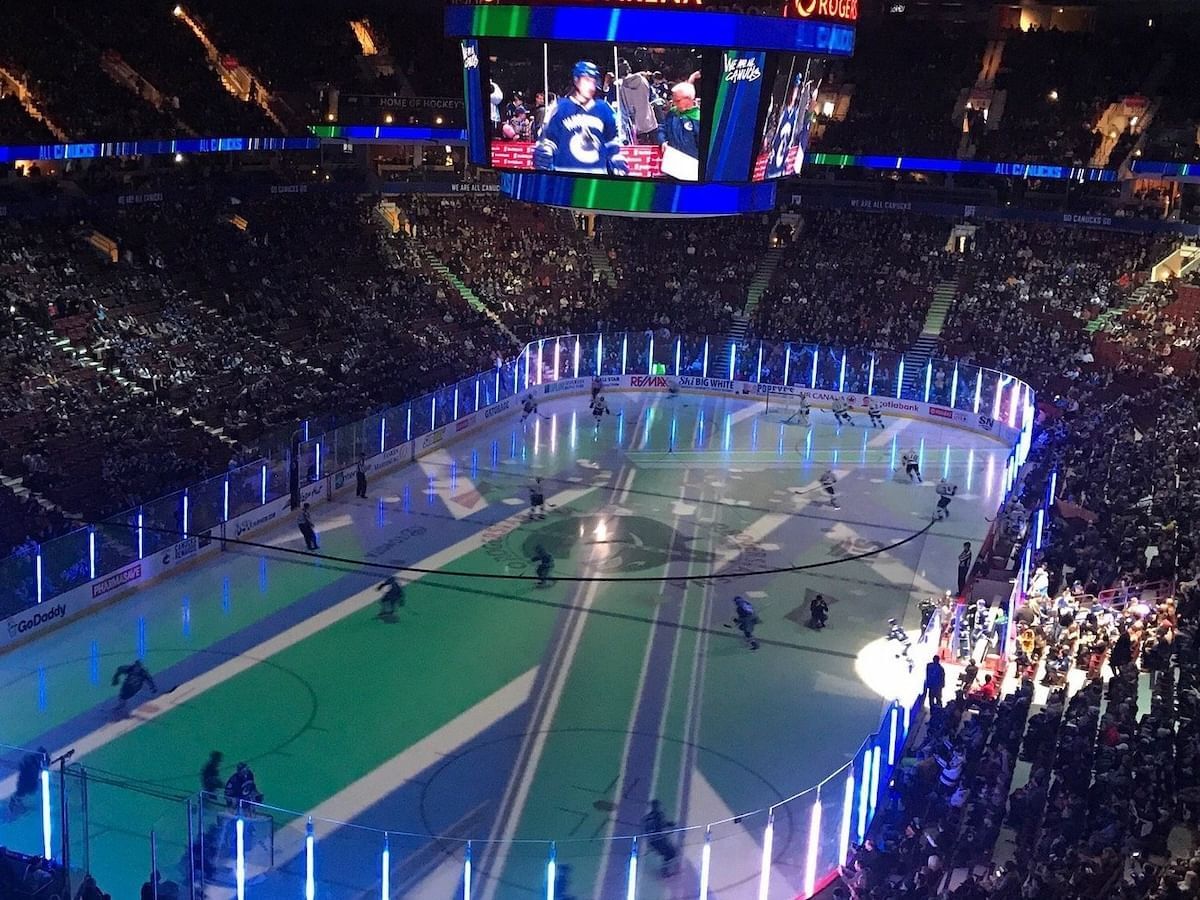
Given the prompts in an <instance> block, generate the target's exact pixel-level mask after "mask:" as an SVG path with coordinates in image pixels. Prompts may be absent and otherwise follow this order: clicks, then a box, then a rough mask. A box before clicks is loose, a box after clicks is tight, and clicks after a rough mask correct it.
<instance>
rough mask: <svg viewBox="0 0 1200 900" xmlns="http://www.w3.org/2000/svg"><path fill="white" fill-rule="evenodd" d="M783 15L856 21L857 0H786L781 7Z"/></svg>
mask: <svg viewBox="0 0 1200 900" xmlns="http://www.w3.org/2000/svg"><path fill="white" fill-rule="evenodd" d="M783 14H784V16H785V17H789V16H797V17H799V18H801V19H838V20H839V21H842V22H856V21H858V0H788V3H787V6H785V7H784V8H783Z"/></svg>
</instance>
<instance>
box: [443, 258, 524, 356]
mask: <svg viewBox="0 0 1200 900" xmlns="http://www.w3.org/2000/svg"><path fill="white" fill-rule="evenodd" d="M420 253H421V256H422V257H423V258H424V259H425V262H426V263H427V264H428V265H429V268H430V269H432V270H433V271H434V272H435V273H436V274H437V276H438V277H439V278H441V279H442V281H444V282H445V283H446V285H447V286H448V287H449V288H450V289H451V290H453V291H455V292H456V293H457V294H458V295H459V296H460V297H462V298H463V300H465V301H466V302H467V303H468V305H470V306H471V307H472V308H473V309H475V310H478V311H479V312H481V313H483V314H484V315H485V316H487V317H488V318H489V319H491V321H492V323H493V324H494V325H495V326H496V328H498V329H499V330H500V332H501V333H502V334H503V335H505V336H506V337H507V338H508V339H509V340H510V341H512V343H513V346H516V347H521V346H524V344H523V342H522V341H520V340H518V339H517V336H516V335H515V334H513V332H512V330H511V329H509V327H508V326H507V325H505V324H504V323H503V322H502V321H501V320H500V317H499V316H498V315H496V312H495V311H494V310H493V309H492V308H491V307H490V306H488V305H487V304H486V303H484V302H483V301H482V300H481V299H479V295H478V294H476V293H475V292H474V291H473V290H471V289H470V288H469V287H467V285H466V284H465V283H464V282H463V280H462V279H461V278H459V277H458V276H457V275H455V274H454V273H453V272H451V271H450V268H449V267H448V266H447V265H446V264H445V263H444V262H442V261H441V260H440V259H438V258H437V256H436V255H434V253H433V252H432V251H431V250H429V249H427V248H426V247H424V246H421V247H420Z"/></svg>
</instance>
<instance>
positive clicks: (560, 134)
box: [533, 59, 629, 175]
mask: <svg viewBox="0 0 1200 900" xmlns="http://www.w3.org/2000/svg"><path fill="white" fill-rule="evenodd" d="M571 78H572V80H573V82H574V89H573V90H572V91H571V94H570V96H567V97H563V98H562V99H560V100H559V101H558V103H556V104H555V106H554V111H553V112H552V113H551V114H550V116H549V118H548V119H547V120H546V125H545V127H544V128H543V129H542V133H541V135H540V136H539V137H538V141H537V143H536V144H534V145H533V167H534V168H535V169H539V170H542V171H547V172H575V173H581V174H585V175H597V174H599V175H628V174H629V163H628V162H626V160H625V157H624V156H622V155H621V137H620V130H619V129H618V128H617V115H616V113H615V112H614V111H613V108H612V107H611V106H609V105H608V103H607V102H605V101H604V100H598V99H596V86H597V83H598V82H599V81H600V70H599V69H598V68H596V64H595V63H593V62H590V61H588V60H582V59H581V60H580V61H579V62H577V63H575V67H574V68H573V69H572V70H571Z"/></svg>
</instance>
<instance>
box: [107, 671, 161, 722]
mask: <svg viewBox="0 0 1200 900" xmlns="http://www.w3.org/2000/svg"><path fill="white" fill-rule="evenodd" d="M112 683H113V684H114V685H116V684H117V683H120V685H121V690H120V692H119V693H118V695H117V712H118V713H123V712H125V704H126V703H128V702H129V701H130V700H132V699H133V698H134V697H135V696H137V694H138V693H140V692H141V690H142V688H143V687H145V686H146V685H149V686H150V693H152V694H157V693H158V685H156V684H155V683H154V678H153V677H152V676H151V675H150V672H149V671H148V670H147V669H146V667H145V666H144V665H142V661H141V660H140V659H135V660H134V661H133V662H131V663H130V664H129V665H127V666H118V667H117V671H116V672H115V673H114V674H113V677H112Z"/></svg>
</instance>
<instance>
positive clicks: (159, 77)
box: [70, 0, 279, 136]
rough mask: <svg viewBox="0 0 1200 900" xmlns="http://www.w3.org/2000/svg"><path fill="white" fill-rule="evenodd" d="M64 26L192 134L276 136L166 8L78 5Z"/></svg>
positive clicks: (132, 3) (123, 2)
mask: <svg viewBox="0 0 1200 900" xmlns="http://www.w3.org/2000/svg"><path fill="white" fill-rule="evenodd" d="M70 24H71V26H72V27H73V28H78V29H79V30H80V31H81V32H82V33H84V34H86V35H87V39H88V41H89V42H90V43H91V44H92V45H94V46H95V47H98V48H99V49H100V50H101V51H102V52H103V53H107V54H110V55H113V57H114V58H115V59H117V60H119V61H121V62H123V63H125V64H127V65H128V66H130V67H131V68H132V69H133V71H134V72H136V73H137V76H138V77H139V78H140V79H144V80H145V82H146V83H148V84H149V85H150V86H151V87H153V89H154V90H156V91H157V92H158V93H159V94H160V95H161V98H162V100H161V102H162V104H163V106H164V109H165V111H166V112H167V113H168V115H170V116H172V118H174V119H176V120H177V121H178V122H180V123H181V124H182V126H183V127H186V128H187V129H189V130H190V131H192V132H193V133H195V134H221V135H239V136H241V135H247V136H252V135H260V134H278V133H279V129H278V127H277V126H276V125H275V124H274V123H273V122H271V120H270V119H269V118H267V115H266V113H265V112H264V111H263V110H262V109H261V108H260V107H258V106H257V105H256V104H254V103H250V102H247V101H244V100H241V99H239V98H237V97H235V96H234V95H233V94H232V93H230V91H229V90H227V89H226V88H225V87H224V86H223V84H222V82H221V75H220V72H219V71H218V68H217V66H218V65H219V63H216V62H214V61H210V60H209V58H208V57H207V56H206V52H205V48H204V46H203V45H202V44H201V43H200V42H199V41H198V40H197V39H196V36H195V35H194V34H192V32H191V30H190V29H189V28H188V26H187V25H185V24H184V22H183V20H182V19H181V18H180V17H177V16H174V15H172V8H171V7H169V6H166V5H164V6H162V7H160V8H159V9H158V10H157V12H156V13H147V11H146V8H145V4H144V3H139V2H137V0H120V2H114V3H105V4H102V5H87V6H80V7H78V8H76V9H74V10H73V11H72V16H71V20H70Z"/></svg>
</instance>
